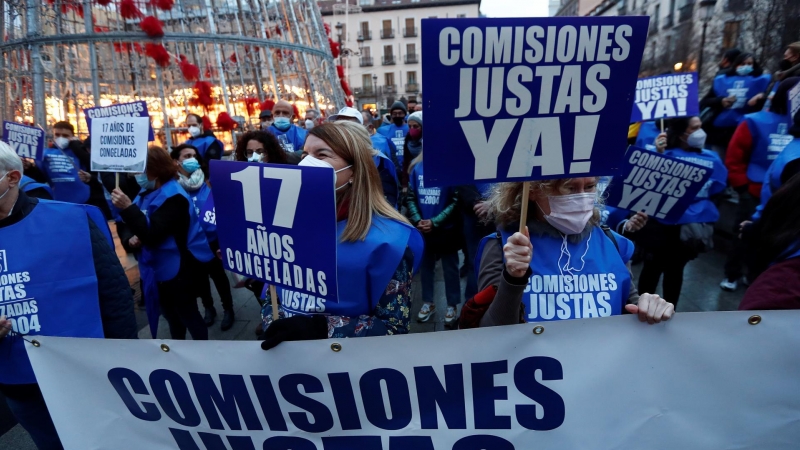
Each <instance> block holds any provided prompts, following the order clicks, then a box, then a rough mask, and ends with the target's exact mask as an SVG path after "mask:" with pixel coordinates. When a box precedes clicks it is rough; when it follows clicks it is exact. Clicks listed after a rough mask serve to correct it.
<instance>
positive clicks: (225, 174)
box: [210, 160, 338, 312]
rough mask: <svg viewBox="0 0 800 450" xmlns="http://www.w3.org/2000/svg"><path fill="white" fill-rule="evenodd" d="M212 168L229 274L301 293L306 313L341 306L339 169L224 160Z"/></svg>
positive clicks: (212, 162)
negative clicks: (328, 305) (329, 304)
mask: <svg viewBox="0 0 800 450" xmlns="http://www.w3.org/2000/svg"><path fill="white" fill-rule="evenodd" d="M210 170H211V185H212V186H214V188H213V190H214V197H215V198H218V199H224V201H222V200H220V204H219V211H217V210H216V204H214V205H213V208H214V210H213V211H214V218H215V220H216V225H217V235H218V236H219V245H220V250H221V251H222V261H223V263H224V265H225V268H226V269H228V270H230V271H232V272H236V273H238V274H241V275H244V276H246V277H248V278H257V279H259V280H262V281H264V282H266V283H268V284H274V285H276V286H281V287H284V288H287V289H289V290H291V291H294V292H295V293H299V294H298V295H300V296H302V299H303V304H306V305H313V306H314V308H315V309H313V310H307V312H324V311H325V304H326V303H327V302H337V301H338V295H337V293H338V290H337V283H336V240H337V237H336V200H335V196H334V190H333V171H332V170H330V169H326V168H319V167H300V166H287V165H277V164H260V163H244V162H235V161H219V160H213V161H211V169H210ZM215 203H216V202H215Z"/></svg>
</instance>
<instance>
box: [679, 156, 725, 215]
mask: <svg viewBox="0 0 800 450" xmlns="http://www.w3.org/2000/svg"><path fill="white" fill-rule="evenodd" d="M664 154H665V155H667V156H672V157H674V158H678V159H682V160H684V161H689V162H693V163H695V164H699V165H701V166H703V167H707V168H709V169H711V178H709V179H708V181H706V184H705V185H704V186H703V188H702V189H700V192H698V193H697V195H696V196H695V198H694V200H693V201H692V203H691V205H689V208H688V209H687V210H686V212H685V213H683V216H681V218H680V219H679V220H678V221H677V222H676V225H682V224H685V223H713V222H716V221H717V220H719V210H718V209H717V206H716V205H715V204H714V202H712V201H711V199H710V198H709V197H711V196H712V195H715V194H717V193H719V192H722V191H723V190H724V189H725V185H726V183H727V181H728V169H726V168H725V164H723V163H722V160H721V159H719V156H718V155H717V154H716V153H715V152H712V151H711V150H703V151H702V153H696V152H689V151H686V150H683V149H679V148H674V149H667V150H666V151H664Z"/></svg>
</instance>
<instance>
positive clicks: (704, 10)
mask: <svg viewBox="0 0 800 450" xmlns="http://www.w3.org/2000/svg"><path fill="white" fill-rule="evenodd" d="M716 4H717V0H702V1H701V2H700V20H702V21H703V35H702V37H701V38H700V55H699V56H698V58H697V74H698V76H699V77H700V78H702V77H703V52H704V51H705V48H706V28H708V22H710V21H711V18H712V17H714V6H715V5H716Z"/></svg>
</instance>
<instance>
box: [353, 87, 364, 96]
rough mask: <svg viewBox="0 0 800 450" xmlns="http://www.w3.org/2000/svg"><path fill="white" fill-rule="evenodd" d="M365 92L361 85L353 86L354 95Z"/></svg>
mask: <svg viewBox="0 0 800 450" xmlns="http://www.w3.org/2000/svg"><path fill="white" fill-rule="evenodd" d="M363 94H364V89H363V88H360V87H354V88H353V95H363Z"/></svg>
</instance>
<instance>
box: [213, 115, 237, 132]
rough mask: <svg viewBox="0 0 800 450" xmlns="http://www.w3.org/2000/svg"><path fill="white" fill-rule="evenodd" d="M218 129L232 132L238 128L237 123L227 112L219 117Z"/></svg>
mask: <svg viewBox="0 0 800 450" xmlns="http://www.w3.org/2000/svg"><path fill="white" fill-rule="evenodd" d="M217 127H218V128H219V129H220V130H223V131H231V130H233V129H234V128H236V121H234V120H233V118H231V115H230V114H228V113H226V112H221V113H219V115H218V116H217Z"/></svg>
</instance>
